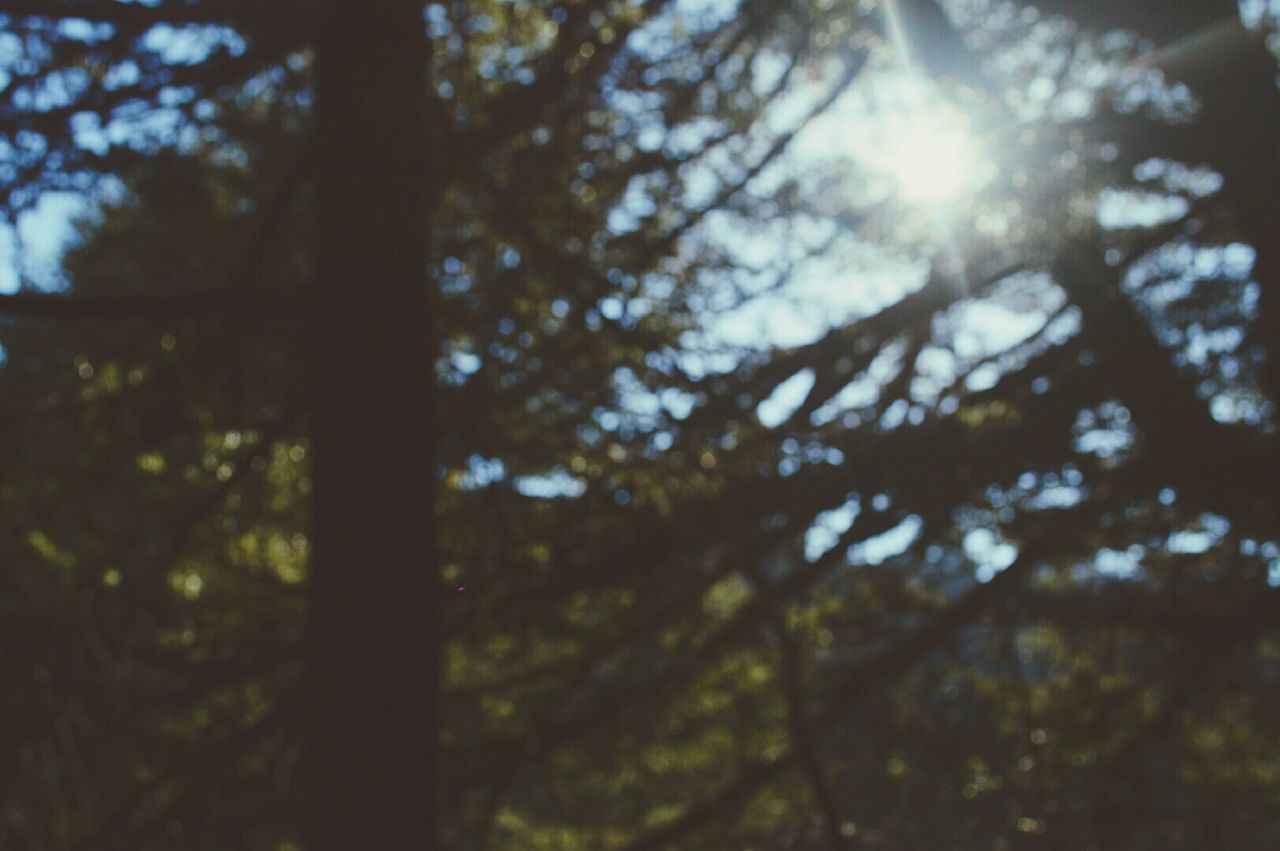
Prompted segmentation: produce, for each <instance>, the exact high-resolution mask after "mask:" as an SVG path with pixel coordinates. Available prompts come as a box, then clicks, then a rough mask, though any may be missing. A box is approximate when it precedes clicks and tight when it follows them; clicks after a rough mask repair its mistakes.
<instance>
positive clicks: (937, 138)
mask: <svg viewBox="0 0 1280 851" xmlns="http://www.w3.org/2000/svg"><path fill="white" fill-rule="evenodd" d="M893 89H894V90H895V94H896V97H894V98H893V101H892V102H891V104H890V105H888V106H883V107H882V109H880V110H877V113H878V114H877V115H876V121H875V123H876V124H877V125H878V127H877V128H876V129H877V133H876V134H875V135H876V137H877V144H873V145H871V146H869V147H868V148H867V149H866V151H865V152H864V153H863V155H862V157H861V159H862V160H863V161H864V163H865V165H866V166H867V167H868V168H869V169H870V170H871V171H873V172H877V173H880V174H882V175H884V176H885V177H887V178H889V179H890V180H891V181H892V183H893V187H892V188H893V191H894V193H895V195H896V196H897V198H898V200H900V201H903V202H906V203H910V204H935V205H937V204H953V203H957V202H960V201H963V200H966V199H968V198H971V197H972V196H973V195H974V194H975V193H976V192H977V191H978V190H979V189H981V188H982V187H983V186H984V185H985V184H986V183H987V182H988V181H990V179H991V177H992V174H993V172H994V166H993V164H992V163H991V161H990V159H989V157H988V156H987V154H986V152H985V151H984V150H983V146H982V144H981V141H980V139H979V136H978V134H977V133H976V132H975V131H974V128H973V126H972V124H971V122H970V119H969V117H968V116H967V115H965V114H964V113H963V112H962V111H960V110H959V109H957V108H956V107H955V106H953V105H952V104H951V103H950V102H949V101H947V100H946V99H944V98H943V97H941V96H940V95H938V94H936V93H935V92H932V91H930V90H929V88H928V87H926V86H925V85H923V84H921V83H918V82H914V81H910V80H904V81H902V82H901V83H900V84H899V85H895V86H893ZM882 104H883V101H882Z"/></svg>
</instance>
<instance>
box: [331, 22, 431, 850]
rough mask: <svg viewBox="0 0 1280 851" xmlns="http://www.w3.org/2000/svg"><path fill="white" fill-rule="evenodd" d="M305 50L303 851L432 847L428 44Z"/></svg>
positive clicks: (334, 25)
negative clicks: (308, 123) (307, 281)
mask: <svg viewBox="0 0 1280 851" xmlns="http://www.w3.org/2000/svg"><path fill="white" fill-rule="evenodd" d="M321 6H322V16H321V20H319V21H318V26H319V32H318V36H317V49H318V53H317V63H318V66H317V85H316V95H317V101H316V110H317V119H316V121H317V124H316V132H317V134H318V138H317V146H318V149H317V165H316V219H317V223H316V245H315V259H316V280H315V289H314V297H315V300H314V304H313V310H314V316H313V318H312V327H311V331H312V339H311V346H312V348H311V359H312V363H311V366H312V368H313V375H312V381H313V400H314V408H313V413H312V416H313V420H312V422H313V438H314V445H313V459H314V477H315V491H314V530H313V540H314V550H313V552H314V559H313V562H312V583H313V588H312V593H313V598H312V623H311V653H312V656H311V660H310V661H311V667H312V671H311V673H312V679H311V691H310V694H309V695H308V705H307V710H308V713H309V719H310V725H311V726H310V729H309V731H308V733H309V735H310V736H311V742H312V748H313V753H312V756H313V759H312V763H311V770H310V772H309V776H308V781H309V782H310V783H311V784H312V789H311V796H312V797H311V806H312V809H311V811H310V813H309V825H308V830H309V833H310V835H309V842H308V847H309V848H310V849H312V850H313V851H319V849H335V851H337V849H342V851H355V849H396V851H400V850H401V849H403V850H404V851H417V850H418V849H430V848H433V847H434V840H435V831H436V820H435V813H434V801H435V798H436V727H437V719H436V712H437V710H436V703H437V678H438V670H439V663H438V638H437V628H436V614H435V612H436V605H437V596H438V592H437V579H436V563H435V556H434V538H433V532H432V501H433V482H434V471H433V461H432V442H433V435H432V403H431V396H432V387H433V382H432V380H431V369H432V360H433V353H434V347H433V345H432V344H431V342H430V340H429V334H428V318H427V309H428V293H427V287H426V282H425V278H424V273H425V267H426V259H427V258H426V251H427V249H426V239H427V211H428V199H427V180H426V178H427V168H428V156H429V155H428V147H427V130H428V127H427V121H426V108H427V107H426V80H427V44H426V31H425V25H424V21H423V18H422V11H421V3H419V2H415V0H377V2H371V3H357V2H348V1H346V0H326V2H323V3H322V4H321Z"/></svg>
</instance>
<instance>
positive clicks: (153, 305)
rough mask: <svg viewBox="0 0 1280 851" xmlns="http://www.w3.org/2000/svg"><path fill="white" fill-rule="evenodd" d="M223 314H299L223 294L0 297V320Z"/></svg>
mask: <svg viewBox="0 0 1280 851" xmlns="http://www.w3.org/2000/svg"><path fill="white" fill-rule="evenodd" d="M228 315H229V316H260V317H272V318H279V319H300V318H301V317H302V310H301V309H300V307H299V305H298V303H297V301H296V300H294V299H291V298H275V297H263V296H253V297H245V296H236V295H231V294H228V293H189V294H180V295H137V296H127V295H121V296H98V295H59V294H56V293H44V292H29V291H23V292H16V293H8V294H5V295H0V317H18V316H21V317H40V318H46V319H105V318H115V319H183V318H186V319H201V318H211V317H217V316H228Z"/></svg>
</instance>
